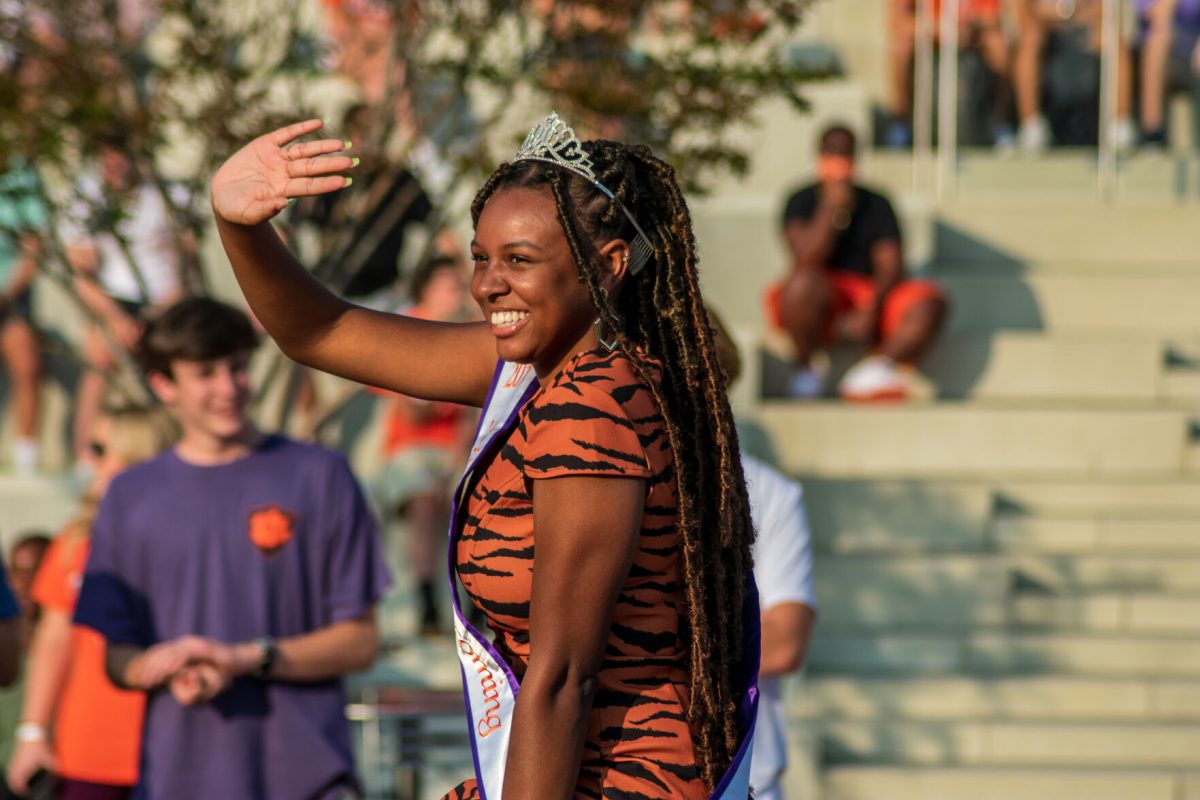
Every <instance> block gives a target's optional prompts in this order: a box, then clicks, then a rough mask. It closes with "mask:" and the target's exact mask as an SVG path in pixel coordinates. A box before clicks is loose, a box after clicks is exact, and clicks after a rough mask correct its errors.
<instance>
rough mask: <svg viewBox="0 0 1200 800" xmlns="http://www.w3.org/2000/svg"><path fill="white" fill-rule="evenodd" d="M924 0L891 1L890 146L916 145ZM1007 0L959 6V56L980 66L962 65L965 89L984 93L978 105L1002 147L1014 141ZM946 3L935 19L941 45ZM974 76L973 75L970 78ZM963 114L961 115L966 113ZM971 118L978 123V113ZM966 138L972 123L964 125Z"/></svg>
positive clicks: (974, 0) (969, 0)
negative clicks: (916, 71)
mask: <svg viewBox="0 0 1200 800" xmlns="http://www.w3.org/2000/svg"><path fill="white" fill-rule="evenodd" d="M919 5H920V0H890V2H889V3H888V39H889V44H888V60H889V62H890V63H889V67H890V74H889V79H888V88H889V97H888V115H889V120H888V122H887V127H886V128H885V129H884V133H883V144H884V145H885V146H887V147H890V148H905V147H911V146H912V127H913V126H912V117H913V58H914V55H915V50H916V32H917V22H918V13H919V10H920V9H919ZM1002 11H1003V9H1002V7H1001V0H963V2H962V3H961V4H960V7H959V31H958V43H959V57H960V59H963V58H970V59H973V60H974V61H975V64H977V65H978V66H979V67H981V68H980V69H973V70H962V71H961V72H960V76H961V77H960V84H961V88H962V90H963V91H964V92H966V93H969V94H972V95H976V94H977V95H978V96H979V100H981V101H982V102H980V103H972V109H973V110H974V109H979V110H980V111H981V112H982V113H980V114H979V115H978V116H979V117H981V118H982V119H980V120H979V122H981V123H983V124H982V125H971V126H970V127H982V128H985V129H990V130H986V132H985V135H986V136H988V137H989V138H990V139H991V142H992V144H994V145H995V146H996V147H997V148H1001V149H1006V148H1009V147H1011V146H1012V144H1013V130H1012V119H1011V115H1012V94H1011V81H1010V79H1009V62H1010V61H1011V60H1012V58H1011V50H1012V48H1011V47H1010V46H1009V41H1008V38H1007V36H1005V32H1004V26H1003V24H1002V23H1003V14H1002ZM941 14H942V2H941V0H935V2H934V14H933V16H934V18H933V20H931V24H932V28H933V29H932V31H931V33H932V36H933V43H934V45H935V47H940V41H939V39H940V35H941V27H940V26H941ZM968 76H970V77H968ZM960 116H961V115H960ZM969 121H970V122H974V121H975V120H974V117H972V118H971V119H970V120H969ZM959 127H960V132H959V135H960V142H962V141H963V139H962V133H963V130H962V129H963V128H965V127H968V126H966V125H960V126H959Z"/></svg>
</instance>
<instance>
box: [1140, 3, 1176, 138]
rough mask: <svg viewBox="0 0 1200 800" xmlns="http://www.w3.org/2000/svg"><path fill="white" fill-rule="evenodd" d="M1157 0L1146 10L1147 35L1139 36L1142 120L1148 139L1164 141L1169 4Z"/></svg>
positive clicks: (1169, 39)
mask: <svg viewBox="0 0 1200 800" xmlns="http://www.w3.org/2000/svg"><path fill="white" fill-rule="evenodd" d="M1173 5H1174V4H1173V3H1172V2H1169V0H1158V2H1156V3H1155V4H1154V5H1153V6H1152V7H1151V8H1150V9H1149V10H1148V11H1147V12H1146V35H1145V38H1144V39H1143V40H1142V75H1141V82H1140V83H1141V93H1142V96H1141V122H1142V134H1143V136H1145V137H1146V138H1147V139H1148V140H1154V141H1159V142H1161V141H1164V140H1165V136H1164V125H1165V118H1164V115H1163V106H1164V102H1165V93H1166V82H1167V59H1168V57H1169V56H1170V54H1171V32H1172V30H1171V29H1172V25H1171V22H1172V14H1171V12H1172V10H1173V9H1172V6H1173Z"/></svg>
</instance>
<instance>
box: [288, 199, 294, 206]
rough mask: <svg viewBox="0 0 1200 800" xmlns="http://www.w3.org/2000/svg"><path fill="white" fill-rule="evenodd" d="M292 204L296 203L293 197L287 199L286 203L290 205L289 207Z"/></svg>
mask: <svg viewBox="0 0 1200 800" xmlns="http://www.w3.org/2000/svg"><path fill="white" fill-rule="evenodd" d="M294 202H296V198H294V197H289V198H288V202H287V204H288V205H289V206H290V205H291V204H292V203H294Z"/></svg>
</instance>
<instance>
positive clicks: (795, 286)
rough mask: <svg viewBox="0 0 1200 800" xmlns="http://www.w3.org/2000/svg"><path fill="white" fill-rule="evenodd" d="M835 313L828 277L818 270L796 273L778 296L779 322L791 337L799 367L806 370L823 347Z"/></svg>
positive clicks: (789, 278) (794, 272) (796, 271)
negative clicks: (831, 316)
mask: <svg viewBox="0 0 1200 800" xmlns="http://www.w3.org/2000/svg"><path fill="white" fill-rule="evenodd" d="M832 310H833V291H832V287H831V286H830V282H829V279H828V277H827V276H826V275H825V274H824V273H823V272H819V271H817V270H794V271H793V272H792V274H791V275H790V276H789V277H788V279H787V280H786V281H785V282H784V284H783V286H782V288H781V290H780V293H779V322H780V324H781V326H782V327H783V329H784V330H785V331H786V332H787V334H788V336H790V337H791V340H792V346H793V348H794V349H793V359H794V361H795V364H796V366H797V367H800V368H807V367H808V366H809V362H810V361H811V360H812V356H813V353H815V352H816V351H817V349H818V348H819V347H820V345H821V341H822V334H823V333H824V331H825V328H826V326H827V325H828V321H829V315H830V313H831V312H832Z"/></svg>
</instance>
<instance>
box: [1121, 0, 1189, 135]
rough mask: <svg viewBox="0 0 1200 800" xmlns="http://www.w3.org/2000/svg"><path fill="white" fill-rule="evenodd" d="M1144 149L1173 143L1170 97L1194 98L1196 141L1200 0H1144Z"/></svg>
mask: <svg viewBox="0 0 1200 800" xmlns="http://www.w3.org/2000/svg"><path fill="white" fill-rule="evenodd" d="M1137 13H1138V29H1139V34H1140V36H1139V38H1140V51H1141V53H1140V55H1141V69H1140V70H1139V73H1140V86H1139V88H1140V90H1141V91H1140V93H1139V94H1140V97H1139V100H1140V109H1139V111H1140V115H1141V128H1142V140H1141V141H1142V145H1143V146H1145V147H1165V146H1166V145H1167V124H1166V122H1167V120H1166V110H1165V104H1166V95H1167V93H1168V92H1171V91H1186V92H1188V93H1189V94H1190V95H1191V97H1192V108H1193V111H1192V119H1193V125H1192V130H1193V135H1192V138H1193V139H1194V140H1197V141H1200V136H1197V135H1196V133H1195V131H1197V130H1200V0H1138V2H1137Z"/></svg>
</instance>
